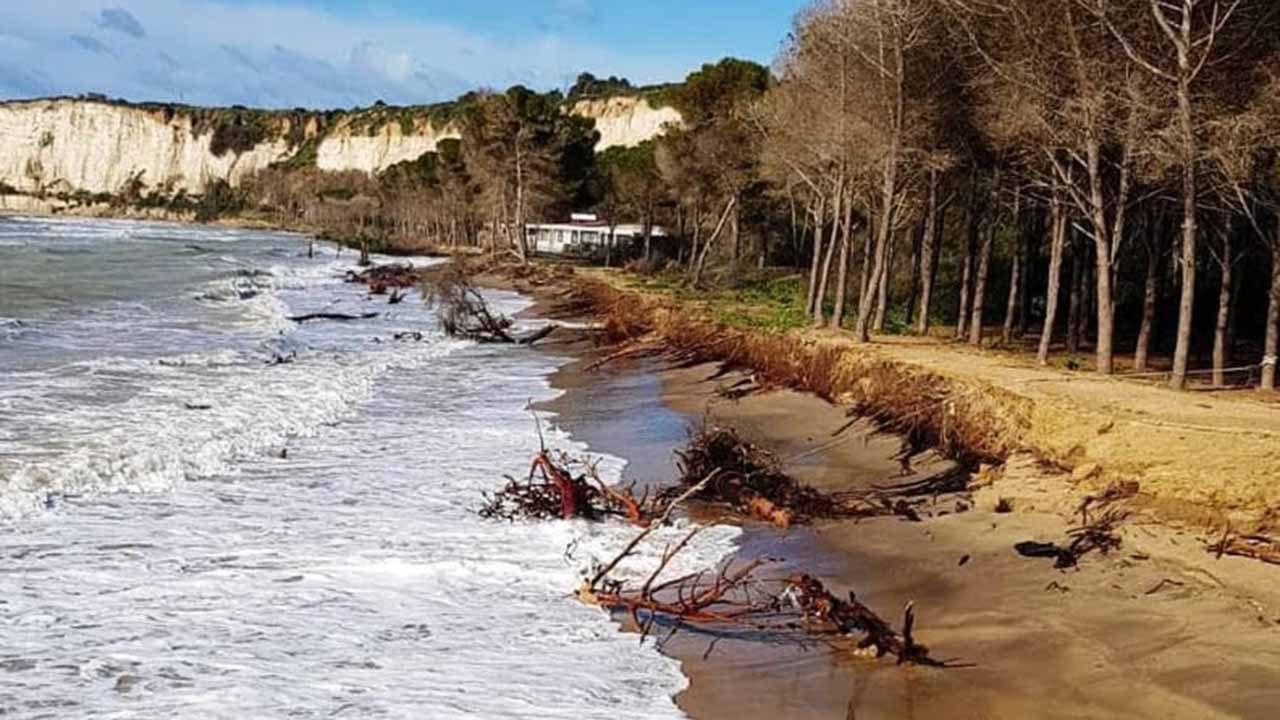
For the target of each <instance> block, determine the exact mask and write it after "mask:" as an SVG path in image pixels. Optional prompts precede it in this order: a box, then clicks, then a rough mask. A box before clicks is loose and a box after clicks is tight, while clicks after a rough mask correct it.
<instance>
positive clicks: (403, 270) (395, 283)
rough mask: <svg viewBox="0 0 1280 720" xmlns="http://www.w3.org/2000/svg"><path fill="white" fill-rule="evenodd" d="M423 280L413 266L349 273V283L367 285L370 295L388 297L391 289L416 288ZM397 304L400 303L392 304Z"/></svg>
mask: <svg viewBox="0 0 1280 720" xmlns="http://www.w3.org/2000/svg"><path fill="white" fill-rule="evenodd" d="M421 280H422V276H421V274H420V273H419V272H418V271H417V270H415V269H414V268H413V266H412V265H375V266H373V267H371V268H368V269H367V270H364V271H363V272H356V271H354V270H348V271H347V282H349V283H356V284H360V285H367V286H368V287H369V294H370V295H386V294H387V291H388V290H391V289H396V290H401V289H405V288H411V287H416V286H417V285H418V283H419V282H421ZM393 297H394V296H393ZM396 302H399V301H398V300H396V301H393V303H392V304H395V303H396Z"/></svg>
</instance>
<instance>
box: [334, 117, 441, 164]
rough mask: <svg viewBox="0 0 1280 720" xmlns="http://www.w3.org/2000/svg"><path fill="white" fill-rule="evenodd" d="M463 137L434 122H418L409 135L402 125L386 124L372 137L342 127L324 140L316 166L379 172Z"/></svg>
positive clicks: (415, 158)
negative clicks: (445, 141) (441, 144)
mask: <svg viewBox="0 0 1280 720" xmlns="http://www.w3.org/2000/svg"><path fill="white" fill-rule="evenodd" d="M457 137H459V133H458V130H457V129H456V128H454V127H451V126H447V125H446V126H445V127H443V128H437V127H436V126H435V125H433V124H431V123H418V124H417V125H416V127H414V129H413V131H412V132H409V133H405V132H404V130H403V129H402V128H401V127H400V125H399V124H396V123H392V124H389V125H384V126H382V127H381V128H379V129H378V130H376V131H375V132H374V134H372V135H370V134H368V133H360V132H355V131H353V130H352V129H351V128H350V127H348V126H339V127H338V128H337V129H335V130H334V131H333V132H332V133H329V134H327V135H326V136H325V137H324V139H323V140H321V141H320V147H319V148H318V149H317V151H316V167H318V168H320V169H321V170H328V171H332V172H338V171H343V170H359V171H361V172H366V173H378V172H382V171H383V170H386V169H387V168H389V167H391V166H392V165H395V164H396V163H400V162H404V161H406V160H417V159H418V158H420V157H422V156H423V155H424V154H426V153H429V152H434V151H435V150H436V148H437V146H438V145H439V144H440V141H442V140H447V139H450V138H457Z"/></svg>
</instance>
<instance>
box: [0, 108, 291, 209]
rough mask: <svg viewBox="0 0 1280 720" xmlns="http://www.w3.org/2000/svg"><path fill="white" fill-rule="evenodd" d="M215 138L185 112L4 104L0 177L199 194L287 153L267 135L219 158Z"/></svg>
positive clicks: (97, 189) (29, 186) (34, 185)
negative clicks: (137, 182) (137, 184)
mask: <svg viewBox="0 0 1280 720" xmlns="http://www.w3.org/2000/svg"><path fill="white" fill-rule="evenodd" d="M212 140H213V136H212V134H211V133H204V134H200V135H197V134H196V133H195V132H194V131H193V127H192V122H191V119H190V118H189V117H185V116H182V115H175V116H174V117H173V118H171V119H166V118H165V117H164V114H163V113H158V112H154V111H149V110H144V109H141V108H133V107H124V106H117V105H109V104H106V103H96V102H81V101H75V100H36V101H31V102H21V103H6V104H3V105H0V182H3V183H5V184H7V185H9V186H11V187H13V188H16V189H17V190H19V191H21V192H27V193H31V192H40V191H45V192H76V191H84V192H89V193H119V192H121V191H122V190H123V189H124V188H125V187H126V186H127V185H128V184H129V183H131V182H132V180H133V178H135V177H137V178H140V179H141V181H142V182H143V183H144V184H145V185H146V186H147V187H152V188H155V187H169V188H171V189H172V190H174V191H177V190H186V191H187V192H189V193H199V192H202V191H203V190H204V188H205V186H206V184H207V183H208V182H209V181H211V180H213V179H217V178H221V179H224V180H229V181H231V182H232V183H239V182H240V181H241V180H242V179H243V178H244V177H245V176H246V175H249V174H251V173H254V172H257V171H258V170H261V169H262V168H264V167H266V166H268V165H270V164H271V163H273V162H276V161H277V160H280V159H282V158H285V157H287V156H288V155H289V152H290V150H289V147H288V143H287V142H285V141H284V140H272V141H269V142H266V143H262V144H260V145H257V146H255V147H254V148H253V149H252V150H249V151H248V152H244V153H238V154H237V153H232V152H228V153H225V154H224V155H223V156H222V157H218V156H216V155H215V154H214V153H213V152H212V150H211V149H210V144H211V142H212Z"/></svg>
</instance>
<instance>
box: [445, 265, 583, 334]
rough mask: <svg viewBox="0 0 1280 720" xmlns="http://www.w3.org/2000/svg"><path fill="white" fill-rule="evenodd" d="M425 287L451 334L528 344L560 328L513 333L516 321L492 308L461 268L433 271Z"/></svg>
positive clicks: (549, 327)
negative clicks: (518, 335) (530, 332)
mask: <svg viewBox="0 0 1280 720" xmlns="http://www.w3.org/2000/svg"><path fill="white" fill-rule="evenodd" d="M425 287H426V290H425V291H424V293H423V298H424V299H425V300H426V302H427V304H428V305H431V306H433V307H434V308H435V310H436V318H437V319H438V320H439V321H440V326H441V327H442V328H444V331H445V333H447V334H448V335H449V336H450V337H460V338H464V339H467V340H473V341H475V342H480V343H507V344H512V345H526V346H528V345H533V344H535V343H537V342H538V341H540V340H543V339H545V338H546V337H547V336H548V335H550V334H551V333H553V332H555V331H556V330H557V329H558V328H557V326H556V325H546V326H543V327H542V328H540V329H538V330H537V331H535V332H533V333H532V334H529V335H525V336H523V337H517V336H515V335H512V334H511V328H512V326H513V325H514V324H515V323H514V322H512V320H511V318H509V317H507V316H506V315H503V314H501V313H495V312H494V311H492V310H490V309H489V304H488V303H487V302H485V299H484V296H483V295H481V294H480V291H479V290H477V289H476V288H475V286H473V285H472V284H471V282H470V281H469V280H468V279H467V277H466V274H465V271H464V270H462V269H459V268H446V269H444V270H441V271H439V272H435V273H432V274H431V276H430V277H429V279H428V280H427V281H426V283H425Z"/></svg>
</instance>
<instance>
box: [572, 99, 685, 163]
mask: <svg viewBox="0 0 1280 720" xmlns="http://www.w3.org/2000/svg"><path fill="white" fill-rule="evenodd" d="M569 112H571V113H573V114H574V115H579V116H581V117H587V118H591V119H593V120H595V121H596V131H597V132H599V133H600V142H599V143H598V144H597V145H596V152H603V151H604V150H608V149H609V148H611V147H617V146H622V147H635V146H636V145H639V144H640V143H642V142H644V141H646V140H652V139H653V138H655V137H657V136H659V135H661V134H662V131H663V128H664V127H665V126H666V125H667V124H668V123H671V124H675V125H679V124H680V122H681V120H682V118H681V117H680V113H679V112H677V111H676V110H675V108H670V107H660V108H655V107H653V106H652V105H650V104H649V101H648V100H646V99H644V98H634V97H614V98H608V99H602V100H583V101H581V102H578V103H575V104H574V105H573V107H572V108H571V109H570V110H569Z"/></svg>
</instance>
